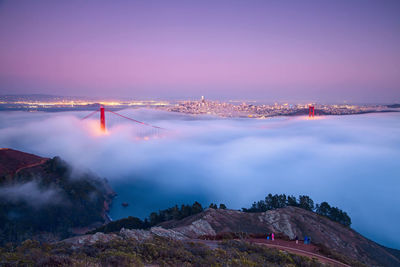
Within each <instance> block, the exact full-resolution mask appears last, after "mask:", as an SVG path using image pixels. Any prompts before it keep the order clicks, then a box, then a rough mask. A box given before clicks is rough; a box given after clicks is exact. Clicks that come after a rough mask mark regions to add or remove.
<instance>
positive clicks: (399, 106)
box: [387, 104, 400, 108]
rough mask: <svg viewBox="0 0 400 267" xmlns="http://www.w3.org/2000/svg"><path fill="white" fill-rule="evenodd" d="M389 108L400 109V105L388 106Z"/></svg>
mask: <svg viewBox="0 0 400 267" xmlns="http://www.w3.org/2000/svg"><path fill="white" fill-rule="evenodd" d="M387 107H388V108H400V104H392V105H387Z"/></svg>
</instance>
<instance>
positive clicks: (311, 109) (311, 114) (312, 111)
mask: <svg viewBox="0 0 400 267" xmlns="http://www.w3.org/2000/svg"><path fill="white" fill-rule="evenodd" d="M308 117H310V118H311V117H313V118H314V106H311V105H310V106H309V107H308Z"/></svg>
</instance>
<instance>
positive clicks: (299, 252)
mask: <svg viewBox="0 0 400 267" xmlns="http://www.w3.org/2000/svg"><path fill="white" fill-rule="evenodd" d="M249 241H250V240H249ZM250 242H251V241H250ZM272 242H273V241H272ZM251 243H253V244H257V245H263V246H267V247H270V248H277V249H280V250H285V251H287V252H290V253H294V254H297V255H301V256H306V257H310V258H317V259H318V260H319V261H320V262H323V263H328V264H331V265H333V266H340V267H342V266H348V267H350V265H347V264H345V263H342V262H340V261H337V260H334V259H331V258H328V257H325V256H322V255H320V254H316V253H313V252H310V251H307V250H304V249H302V247H301V246H299V248H294V247H292V246H283V245H278V244H273V243H269V242H268V243H267V242H259V241H258V242H257V241H254V240H253V242H251ZM299 245H300V244H299Z"/></svg>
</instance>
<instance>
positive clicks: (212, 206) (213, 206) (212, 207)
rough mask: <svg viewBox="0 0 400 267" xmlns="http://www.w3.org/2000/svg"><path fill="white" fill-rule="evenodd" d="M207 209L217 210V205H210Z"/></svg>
mask: <svg viewBox="0 0 400 267" xmlns="http://www.w3.org/2000/svg"><path fill="white" fill-rule="evenodd" d="M209 208H211V209H218V206H217V204H214V203H211V204H210V206H209Z"/></svg>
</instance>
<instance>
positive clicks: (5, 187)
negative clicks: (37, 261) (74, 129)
mask: <svg viewBox="0 0 400 267" xmlns="http://www.w3.org/2000/svg"><path fill="white" fill-rule="evenodd" d="M113 194H114V192H113V191H112V190H111V188H110V187H109V186H108V184H107V182H106V181H105V180H104V179H100V178H99V177H97V176H96V175H94V174H91V173H87V172H86V173H85V172H82V173H77V172H72V168H71V166H69V165H68V164H67V163H66V162H64V161H63V160H61V159H60V158H58V157H55V158H53V159H49V158H42V157H39V156H36V155H33V154H28V153H24V152H21V151H17V150H13V149H5V148H2V149H0V244H1V243H3V244H4V243H6V242H8V241H13V242H19V241H23V240H25V239H28V238H34V239H38V240H59V239H61V238H66V237H68V236H71V235H74V233H78V232H79V231H80V229H82V228H84V229H82V230H81V231H83V232H86V231H87V230H88V229H91V228H94V227H98V226H100V225H102V224H103V223H104V222H108V219H107V217H106V211H107V210H108V205H109V203H110V202H111V199H112V197H113Z"/></svg>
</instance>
